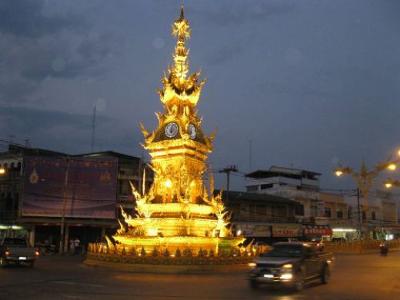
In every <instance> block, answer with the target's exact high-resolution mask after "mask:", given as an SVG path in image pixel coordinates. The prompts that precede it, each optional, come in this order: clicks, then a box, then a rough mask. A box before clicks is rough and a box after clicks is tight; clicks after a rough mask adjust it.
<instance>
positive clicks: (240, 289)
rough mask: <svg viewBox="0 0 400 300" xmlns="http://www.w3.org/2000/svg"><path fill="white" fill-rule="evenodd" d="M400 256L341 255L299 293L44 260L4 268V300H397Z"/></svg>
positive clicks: (0, 294)
mask: <svg viewBox="0 0 400 300" xmlns="http://www.w3.org/2000/svg"><path fill="white" fill-rule="evenodd" d="M399 297H400V252H392V253H390V254H389V256H387V257H380V256H378V253H376V254H365V255H359V256H357V255H341V256H337V259H336V263H335V266H334V269H333V271H332V278H331V281H330V282H329V284H328V285H320V284H319V283H312V284H309V285H308V286H307V288H306V289H305V290H304V291H302V292H301V293H291V292H289V291H280V290H270V289H267V288H260V289H258V290H251V289H250V288H249V287H248V284H247V280H246V274H244V273H234V274H214V275H164V274H136V273H129V272H118V271H114V270H108V269H101V268H94V267H88V266H85V265H83V264H82V263H81V258H80V257H59V256H47V257H41V258H40V260H39V261H38V262H37V265H36V266H35V268H33V269H30V268H27V267H16V266H11V267H6V268H3V269H0V299H1V300H6V299H24V300H28V299H95V300H101V299H154V300H155V299H282V300H290V299H398V298H399Z"/></svg>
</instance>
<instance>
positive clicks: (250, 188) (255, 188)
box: [247, 185, 258, 192]
mask: <svg viewBox="0 0 400 300" xmlns="http://www.w3.org/2000/svg"><path fill="white" fill-rule="evenodd" d="M247 191H248V192H256V191H258V185H248V186H247Z"/></svg>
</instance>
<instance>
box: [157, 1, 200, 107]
mask: <svg viewBox="0 0 400 300" xmlns="http://www.w3.org/2000/svg"><path fill="white" fill-rule="evenodd" d="M190 33H191V30H190V25H189V21H188V20H187V19H186V18H185V16H184V12H183V7H182V8H181V14H180V16H179V18H178V19H177V20H175V22H174V23H173V25H172V35H173V36H175V37H176V38H177V39H176V46H175V53H174V55H173V60H174V65H173V66H171V67H169V68H168V75H164V77H163V78H162V80H161V82H162V84H163V87H162V89H161V90H159V94H160V99H161V102H162V103H163V104H165V105H167V106H172V105H176V104H178V103H180V104H183V105H188V106H196V105H197V102H198V101H199V98H200V93H201V89H202V87H203V85H204V81H200V80H199V77H200V72H196V73H193V74H192V75H190V76H189V77H187V74H188V72H189V62H188V60H189V59H188V55H189V49H187V48H186V40H187V39H188V38H190Z"/></svg>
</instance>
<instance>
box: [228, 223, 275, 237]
mask: <svg viewBox="0 0 400 300" xmlns="http://www.w3.org/2000/svg"><path fill="white" fill-rule="evenodd" d="M235 228H236V230H240V231H241V234H242V235H243V236H245V237H271V225H268V224H246V223H241V224H236V225H235Z"/></svg>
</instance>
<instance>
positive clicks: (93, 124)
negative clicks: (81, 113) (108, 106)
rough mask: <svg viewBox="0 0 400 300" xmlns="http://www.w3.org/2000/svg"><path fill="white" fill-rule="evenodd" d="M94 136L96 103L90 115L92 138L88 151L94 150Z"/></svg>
mask: <svg viewBox="0 0 400 300" xmlns="http://www.w3.org/2000/svg"><path fill="white" fill-rule="evenodd" d="M95 136H96V104H95V105H94V107H93V115H92V138H91V142H90V152H93V151H94V141H95Z"/></svg>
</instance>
